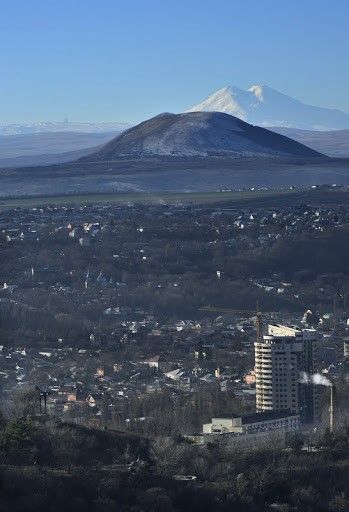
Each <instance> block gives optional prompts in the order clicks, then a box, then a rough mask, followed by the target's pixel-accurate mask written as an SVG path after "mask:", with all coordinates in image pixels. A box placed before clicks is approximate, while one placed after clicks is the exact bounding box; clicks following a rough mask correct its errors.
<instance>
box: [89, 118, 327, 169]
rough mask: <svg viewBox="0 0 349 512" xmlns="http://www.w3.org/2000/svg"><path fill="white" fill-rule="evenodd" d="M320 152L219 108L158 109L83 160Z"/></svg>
mask: <svg viewBox="0 0 349 512" xmlns="http://www.w3.org/2000/svg"><path fill="white" fill-rule="evenodd" d="M153 156H159V157H164V158H166V157H186V158H195V157H212V156H213V157H228V158H236V157H239V158H241V157H257V158H260V157H280V158H283V157H290V156H291V157H303V158H313V157H321V156H322V155H321V154H320V153H317V152H315V151H313V150H312V149H310V148H307V147H306V146H303V145H302V144H299V143H298V142H295V141H294V140H292V139H289V138H287V137H284V136H282V135H279V134H277V133H273V132H271V131H269V130H266V129H264V128H260V127H257V126H252V125H250V124H248V123H246V122H244V121H242V120H241V119H238V118H237V117H233V116H231V115H228V114H224V113H220V112H191V113H184V114H168V113H166V114H160V115H158V116H156V117H153V118H152V119H148V120H147V121H144V122H143V123H140V124H139V125H137V126H134V127H133V128H130V129H129V130H127V131H126V132H123V133H122V134H121V135H119V136H117V137H116V138H115V139H113V140H111V141H110V142H107V144H105V145H104V146H102V147H101V148H100V149H99V150H98V151H96V152H95V153H92V154H90V155H89V156H87V157H84V158H82V160H83V161H84V162H96V161H112V160H118V159H120V158H125V157H126V158H140V159H144V158H146V157H153Z"/></svg>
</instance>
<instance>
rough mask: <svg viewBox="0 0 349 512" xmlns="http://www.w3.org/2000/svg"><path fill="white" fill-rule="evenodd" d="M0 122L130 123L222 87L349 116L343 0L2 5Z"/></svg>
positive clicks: (9, 1) (73, 0)
mask: <svg viewBox="0 0 349 512" xmlns="http://www.w3.org/2000/svg"><path fill="white" fill-rule="evenodd" d="M0 8H1V11H0V12H1V14H0V44H1V46H0V48H1V49H0V77H1V78H0V124H2V123H7V122H18V121H25V122H27V121H39V120H62V119H63V118H64V117H66V116H67V117H68V118H69V119H70V120H72V121H73V120H75V121H89V120H91V121H138V120H141V119H144V118H146V117H150V116H151V115H153V114H157V113H159V112H162V111H173V112H178V111H181V110H184V109H185V108H187V107H190V106H191V105H192V104H194V103H197V102H199V101H201V100H202V99H204V97H206V96H207V95H208V94H209V93H210V92H212V91H213V90H215V89H218V88H220V87H223V86H225V85H228V84H232V85H237V86H239V87H243V88H245V87H247V86H249V85H251V84H253V83H265V84H268V85H270V86H271V87H273V88H275V89H278V90H280V91H281V92H284V93H286V94H290V95H292V96H294V97H296V98H299V99H301V100H304V101H306V102H309V103H312V104H316V105H320V106H333V107H338V108H341V109H343V110H346V111H348V112H349V36H348V26H349V2H348V0H335V1H333V0H263V1H262V0H248V1H244V0H238V1H235V0H215V1H211V0H186V1H184V0H0Z"/></svg>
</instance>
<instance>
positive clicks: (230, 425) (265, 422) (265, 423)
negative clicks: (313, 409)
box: [203, 411, 299, 435]
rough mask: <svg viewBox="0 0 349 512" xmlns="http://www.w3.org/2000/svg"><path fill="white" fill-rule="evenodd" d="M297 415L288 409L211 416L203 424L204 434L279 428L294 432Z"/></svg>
mask: <svg viewBox="0 0 349 512" xmlns="http://www.w3.org/2000/svg"><path fill="white" fill-rule="evenodd" d="M298 429H299V415H298V414H294V413H291V412H290V411H268V412H260V413H254V414H248V415H245V416H239V417H234V416H233V417H230V418H212V422H211V423H206V424H204V425H203V433H204V434H237V435H241V434H256V433H263V432H273V431H275V430H280V431H283V432H296V431H297V430H298Z"/></svg>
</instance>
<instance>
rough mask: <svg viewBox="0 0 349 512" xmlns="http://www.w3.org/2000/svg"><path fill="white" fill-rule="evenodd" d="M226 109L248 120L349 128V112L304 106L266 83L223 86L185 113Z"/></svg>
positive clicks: (314, 127) (307, 127) (306, 127)
mask: <svg viewBox="0 0 349 512" xmlns="http://www.w3.org/2000/svg"><path fill="white" fill-rule="evenodd" d="M200 111H206V112H214V111H217V112H225V113H227V114H231V115H233V116H236V117H239V118H240V119H242V120H243V121H246V122H248V123H251V124H254V125H259V126H265V127H272V126H283V127H288V128H301V129H304V130H339V129H344V128H349V114H347V113H345V112H342V111H340V110H337V109H329V108H323V107H315V106H312V105H306V104H305V103H302V102H301V101H299V100H296V99H294V98H291V97H290V96H287V95H286V94H282V93H280V92H278V91H276V90H274V89H272V88H271V87H268V86H266V85H253V86H252V87H250V88H249V89H247V90H243V89H240V88H239V87H234V86H228V87H223V89H219V90H218V91H216V92H214V93H213V94H211V96H209V97H208V98H207V99H205V100H204V101H203V102H201V103H199V104H198V105H195V106H194V107H192V108H190V109H188V110H187V112H200Z"/></svg>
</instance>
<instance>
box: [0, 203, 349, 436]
mask: <svg viewBox="0 0 349 512" xmlns="http://www.w3.org/2000/svg"><path fill="white" fill-rule="evenodd" d="M348 225H349V207H348V206H347V205H345V204H337V205H336V204H334V205H321V206H314V205H309V204H298V205H295V206H289V205H288V206H284V205H282V203H281V205H280V206H279V207H275V206H274V205H273V206H270V205H268V204H267V205H265V206H258V207H252V206H251V205H250V204H249V205H247V206H246V207H235V206H234V204H229V201H226V202H223V203H221V202H219V203H217V204H212V205H211V204H194V203H185V202H178V203H177V204H153V205H144V204H137V203H132V202H130V203H128V204H124V205H115V204H98V203H97V204H93V205H91V204H78V205H73V204H71V205H69V204H67V205H54V204H53V205H51V206H49V205H46V206H37V207H27V208H24V207H22V208H19V207H18V208H3V209H2V210H1V211H0V243H1V253H0V258H1V266H0V315H1V316H0V318H1V324H0V385H1V407H2V409H3V410H4V411H7V413H8V414H17V415H21V414H22V415H23V414H29V413H30V414H38V413H39V412H41V413H43V412H45V413H47V414H49V415H51V416H53V417H58V418H61V419H62V420H65V421H71V422H75V423H78V424H83V425H89V426H93V427H97V428H105V429H106V428H107V429H118V430H126V431H130V432H134V433H137V434H142V435H153V436H156V435H159V436H161V435H162V436H163V435H174V434H178V433H179V434H182V435H187V436H191V438H192V439H193V440H195V441H196V442H203V438H204V437H205V436H202V432H203V431H204V432H206V434H207V433H208V432H211V433H216V434H217V433H218V432H220V433H222V432H228V431H229V428H228V429H224V428H223V429H222V428H221V427H219V428H218V429H217V425H215V424H214V420H213V418H216V419H217V418H218V419H219V418H223V419H224V418H229V417H232V416H235V417H242V418H245V417H246V418H247V417H248V415H250V417H253V414H254V413H255V411H256V393H257V402H258V395H259V393H260V391H259V390H258V386H259V383H258V382H259V380H258V371H257V364H256V362H258V361H257V360H256V361H255V344H256V340H257V342H258V336H259V341H260V342H261V340H262V338H263V336H264V337H266V339H267V338H268V336H267V335H268V334H270V333H269V331H270V327H268V325H269V326H272V325H287V326H294V325H296V326H298V330H294V331H293V334H291V335H289V334H286V335H285V334H283V336H286V339H288V337H289V336H291V337H295V336H296V337H297V336H298V337H299V335H301V333H302V332H303V333H304V332H310V331H311V332H314V333H316V335H314V336H315V338H314V339H316V342H315V341H314V344H315V345H316V361H315V356H314V360H313V361H312V365H311V367H309V366H308V367H307V368H305V367H304V368H303V367H302V366H299V367H298V370H299V371H300V370H301V369H303V370H304V371H306V372H308V373H311V374H313V373H319V374H321V375H324V376H326V378H328V379H330V380H331V382H332V381H333V382H338V389H341V386H342V387H343V386H344V387H345V386H346V385H347V384H346V378H347V365H348V339H349V338H348V336H349V333H348V332H347V331H348V329H349V325H348V322H347V319H348V318H349V303H348V298H349V288H348V285H347V281H346V280H345V279H344V276H346V275H347V268H346V255H348V252H349V245H348V237H347V234H348ZM336 248H337V249H338V250H335V249H336ZM258 322H260V327H258V325H259V324H258ZM259 328H260V332H259V333H258V329H259ZM279 334H280V333H279ZM314 353H315V348H314ZM256 357H257V358H258V354H257V352H256ZM290 357H293V356H292V355H291V356H290ZM303 359H304V358H303ZM296 369H297V368H296ZM256 374H257V375H256ZM281 375H283V374H282V372H281ZM285 378H286V375H285ZM293 379H296V380H295V382H296V384H297V383H298V380H297V379H298V377H293ZM256 380H257V384H256ZM286 382H288V381H287V379H286ZM286 382H285V384H282V385H286ZM293 385H295V383H294V382H293ZM263 386H266V384H265V383H264V384H263ZM263 386H262V388H261V389H264V388H263ZM297 386H298V384H297V385H296V387H297ZM308 387H309V386H308ZM297 393H298V392H297ZM290 396H291V395H290ZM293 399H294V400H296V402H297V406H296V407H294V408H293V410H292V402H288V401H287V400H286V401H283V399H282V398H281V395H280V400H279V399H278V401H277V403H276V402H275V403H274V404H273V406H272V407H269V408H268V407H266V408H265V409H264V408H263V407H260V408H259V409H258V407H257V410H258V411H259V412H262V411H264V414H266V415H267V416H266V420H267V419H268V414H269V412H268V411H280V410H282V411H284V415H283V416H282V417H285V414H286V412H287V411H288V412H287V414H289V412H290V411H291V412H292V413H293V415H296V416H295V420H296V423H295V424H293V423H292V422H291V423H292V425H293V426H294V425H296V427H297V430H298V428H299V417H298V416H297V415H299V413H300V412H301V409H302V407H301V405H300V403H299V404H298V396H297V397H296V396H295V395H294V396H293ZM263 400H264V399H263ZM300 400H301V399H300ZM314 400H315V399H314ZM329 400H330V395H329V393H328V388H327V387H326V386H319V390H318V392H317V393H316V414H315V413H314V414H315V415H314V414H313V416H312V417H309V415H308V418H307V420H306V421H305V420H304V421H305V423H306V424H307V425H308V424H313V425H316V426H317V427H321V428H326V427H328V426H329V425H330V417H329V414H328V407H329ZM338 400H339V398H338ZM285 411H286V412H285ZM278 414H279V413H278ZM287 414H286V416H287ZM279 415H280V414H279ZM259 418H260V420H262V417H261V416H259ZM278 419H279V418H278ZM215 421H216V420H215ZM304 421H303V423H304ZM212 422H213V423H212ZM216 423H217V421H216ZM218 423H219V422H218ZM223 423H224V422H223ZM272 423H273V422H272ZM291 423H290V424H291ZM220 424H222V421H221V423H220ZM279 424H280V426H281V427H282V428H283V430H284V426H283V424H282V422H280V423H279ZM205 425H211V427H208V426H205ZM212 425H213V426H212ZM274 426H275V425H274ZM274 426H271V427H270V428H274ZM263 429H264V430H269V428H268V427H266V426H265V424H264V425H263ZM292 429H293V427H292ZM235 431H236V432H237V431H238V430H236V429H235ZM231 432H234V429H231Z"/></svg>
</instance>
